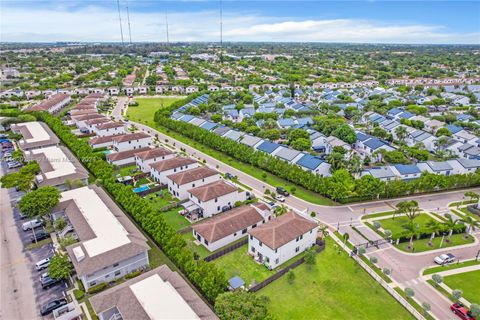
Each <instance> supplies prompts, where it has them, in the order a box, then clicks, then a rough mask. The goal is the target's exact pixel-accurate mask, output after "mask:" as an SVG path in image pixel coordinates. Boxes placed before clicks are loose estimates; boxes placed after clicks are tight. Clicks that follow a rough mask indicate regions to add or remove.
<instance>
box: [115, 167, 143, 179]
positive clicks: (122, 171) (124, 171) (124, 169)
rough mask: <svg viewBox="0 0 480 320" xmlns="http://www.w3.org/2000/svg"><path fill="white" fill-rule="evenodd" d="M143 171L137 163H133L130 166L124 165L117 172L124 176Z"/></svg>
mask: <svg viewBox="0 0 480 320" xmlns="http://www.w3.org/2000/svg"><path fill="white" fill-rule="evenodd" d="M139 173H141V171H140V170H138V168H137V166H136V165H131V166H128V167H122V168H119V169H117V174H120V175H121V176H122V177H125V176H134V175H135V174H139Z"/></svg>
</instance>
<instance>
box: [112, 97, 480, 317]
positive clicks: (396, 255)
mask: <svg viewBox="0 0 480 320" xmlns="http://www.w3.org/2000/svg"><path fill="white" fill-rule="evenodd" d="M126 103H127V98H124V97H120V98H119V99H118V102H117V105H116V107H115V108H114V110H113V111H112V114H111V115H112V116H113V117H114V118H115V119H117V120H123V116H122V113H123V112H124V111H125V106H126ZM129 123H131V124H135V126H136V127H137V128H138V129H139V130H142V131H144V132H147V133H149V134H151V135H158V138H159V140H161V141H165V139H168V140H169V142H174V143H175V147H176V148H177V149H180V148H182V149H184V150H185V152H186V153H187V154H189V155H190V156H192V157H194V158H197V159H201V160H205V161H206V163H207V164H208V165H209V166H211V167H214V168H217V169H218V170H219V171H221V172H229V173H231V174H232V175H236V176H238V179H239V181H240V182H241V183H243V184H245V185H248V186H249V187H251V188H252V190H253V192H254V193H255V194H256V195H257V196H263V195H264V191H265V189H266V188H270V189H271V190H273V189H274V188H275V186H271V185H268V184H267V183H266V182H264V181H261V180H258V179H256V178H254V177H252V176H250V175H248V174H246V173H244V172H242V171H240V170H237V169H235V168H233V167H231V166H229V165H228V164H226V163H224V162H222V161H220V160H217V159H215V158H213V157H211V156H209V155H207V154H205V153H203V152H201V151H199V150H197V149H195V148H193V147H191V146H190V145H187V144H185V143H183V142H181V141H178V140H176V139H173V138H172V137H170V136H167V135H165V134H163V133H161V132H159V131H157V130H154V129H152V128H151V127H149V126H146V125H144V124H141V123H136V122H132V121H130V122H129ZM466 191H467V190H459V191H451V192H442V193H434V194H427V195H418V196H412V197H408V198H400V199H388V200H380V201H374V202H364V203H355V204H351V205H342V206H335V207H332V206H322V205H317V204H312V203H310V202H307V201H305V200H302V199H299V198H297V197H295V196H289V197H287V198H286V201H285V204H286V205H287V206H289V207H291V208H293V209H295V210H297V211H299V212H303V213H305V214H309V213H310V212H312V211H315V212H316V213H317V216H316V219H317V220H318V221H319V222H320V223H323V224H326V225H328V226H329V227H330V228H333V229H337V228H338V230H339V232H340V233H343V232H346V231H345V230H348V229H349V228H350V229H351V227H350V226H351V225H353V226H357V227H361V228H362V231H364V230H365V231H366V234H367V235H370V234H373V235H372V237H375V236H377V235H376V233H375V232H373V231H371V230H370V229H369V228H368V227H365V225H364V224H363V223H362V222H361V220H360V218H361V217H362V215H364V214H370V213H378V212H385V211H392V210H394V208H395V205H396V204H397V203H398V202H400V201H404V200H406V199H408V200H416V201H417V202H418V203H419V206H420V208H421V209H423V210H425V211H435V212H446V211H448V205H449V203H451V202H456V201H462V200H464V193H465V192H466ZM472 191H475V192H480V188H475V189H472ZM474 236H475V238H476V241H475V243H473V244H470V245H465V246H459V247H456V248H453V249H452V248H450V249H440V250H435V251H429V252H427V253H416V254H409V253H405V252H401V251H399V250H398V249H396V248H394V247H393V246H392V245H390V244H384V245H382V246H381V247H380V248H379V249H376V248H371V249H369V250H368V252H367V255H369V256H371V255H375V256H376V257H377V258H378V260H379V262H378V265H379V266H381V267H382V268H383V267H387V268H389V269H392V270H393V272H392V279H393V281H394V282H395V283H397V284H398V285H399V286H400V287H402V288H405V287H410V288H412V289H413V290H414V291H415V299H416V300H417V302H419V304H421V303H422V302H428V303H429V304H430V305H431V313H432V314H433V315H434V316H435V317H437V318H438V319H442V320H443V319H445V320H446V319H455V316H454V315H453V314H452V313H451V311H450V309H449V306H450V304H451V302H450V301H449V300H448V299H447V298H445V297H444V296H443V295H442V294H440V293H439V292H438V291H437V290H435V289H433V288H432V287H431V286H430V285H428V284H427V283H426V282H424V281H423V280H422V279H421V275H420V274H421V271H422V270H423V269H425V268H426V267H429V266H433V265H434V263H433V258H434V257H435V256H437V255H439V254H442V253H446V252H451V253H453V254H454V255H455V256H456V257H457V258H458V259H460V260H462V261H463V260H466V259H474V258H475V257H476V255H477V254H478V252H479V250H480V245H479V243H480V235H479V233H478V232H477V233H476V234H475V235H474ZM377 237H378V236H377ZM371 240H375V239H371Z"/></svg>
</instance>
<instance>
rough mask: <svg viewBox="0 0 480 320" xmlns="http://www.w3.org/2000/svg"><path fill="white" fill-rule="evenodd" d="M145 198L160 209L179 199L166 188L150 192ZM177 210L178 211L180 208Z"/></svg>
mask: <svg viewBox="0 0 480 320" xmlns="http://www.w3.org/2000/svg"><path fill="white" fill-rule="evenodd" d="M145 199H147V200H148V201H150V203H151V204H152V206H153V207H154V208H155V209H156V210H160V209H161V208H163V207H165V206H167V205H169V204H172V203H176V202H178V200H177V199H175V198H174V197H173V196H172V195H171V194H170V192H168V191H167V190H166V189H164V190H160V191H158V192H154V193H150V194H149V195H147V196H145ZM176 212H178V210H177V211H176Z"/></svg>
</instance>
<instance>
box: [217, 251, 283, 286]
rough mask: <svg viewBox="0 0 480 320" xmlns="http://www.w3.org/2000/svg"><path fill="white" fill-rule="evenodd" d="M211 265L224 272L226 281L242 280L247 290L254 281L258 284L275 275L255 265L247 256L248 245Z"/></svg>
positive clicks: (263, 267)
mask: <svg viewBox="0 0 480 320" xmlns="http://www.w3.org/2000/svg"><path fill="white" fill-rule="evenodd" d="M211 263H214V264H215V265H217V267H219V268H220V269H222V270H224V271H225V275H226V276H227V279H230V278H232V277H234V276H239V277H240V278H242V279H243V281H245V285H246V287H247V288H248V286H249V285H250V284H252V283H253V282H254V281H256V282H257V283H260V282H262V281H263V280H265V279H267V278H268V277H270V276H272V275H273V274H274V273H275V271H269V270H268V269H267V268H266V267H265V266H264V265H260V264H258V263H256V262H255V261H254V260H253V258H252V257H251V256H250V255H248V244H246V245H244V246H242V247H240V248H238V249H236V250H234V251H232V252H230V253H227V254H226V255H224V256H222V257H220V258H218V259H216V260H214V261H212V262H211Z"/></svg>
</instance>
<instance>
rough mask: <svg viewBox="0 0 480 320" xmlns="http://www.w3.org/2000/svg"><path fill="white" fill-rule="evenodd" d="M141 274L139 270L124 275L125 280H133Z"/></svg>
mask: <svg viewBox="0 0 480 320" xmlns="http://www.w3.org/2000/svg"><path fill="white" fill-rule="evenodd" d="M141 273H142V271H141V270H137V271H133V272H130V273H129V274H127V275H125V279H132V278H135V277H136V276H139V275H140V274H141Z"/></svg>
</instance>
